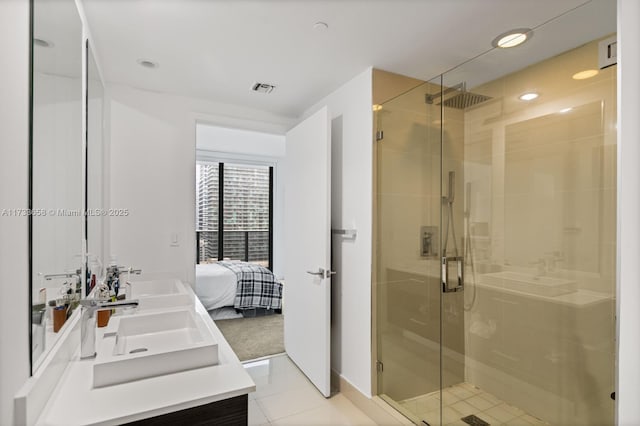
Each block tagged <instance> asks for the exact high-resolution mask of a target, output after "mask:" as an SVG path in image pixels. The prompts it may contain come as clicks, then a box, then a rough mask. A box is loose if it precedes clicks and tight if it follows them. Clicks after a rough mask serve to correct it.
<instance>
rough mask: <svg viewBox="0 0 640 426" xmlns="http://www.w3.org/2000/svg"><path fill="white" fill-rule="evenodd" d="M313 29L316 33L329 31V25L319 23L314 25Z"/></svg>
mask: <svg viewBox="0 0 640 426" xmlns="http://www.w3.org/2000/svg"><path fill="white" fill-rule="evenodd" d="M313 29H314V30H316V31H326V30H328V29H329V24H327V23H326V22H322V21H318V22H316V23H315V24H313Z"/></svg>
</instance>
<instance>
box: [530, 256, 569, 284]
mask: <svg viewBox="0 0 640 426" xmlns="http://www.w3.org/2000/svg"><path fill="white" fill-rule="evenodd" d="M562 261H564V256H563V255H562V252H561V251H559V250H557V251H552V252H547V253H545V256H543V257H540V258H538V260H536V261H535V262H530V264H531V265H537V267H538V269H537V273H536V275H535V276H534V279H537V278H540V277H544V276H546V275H547V274H549V273H551V272H556V270H557V266H558V262H562Z"/></svg>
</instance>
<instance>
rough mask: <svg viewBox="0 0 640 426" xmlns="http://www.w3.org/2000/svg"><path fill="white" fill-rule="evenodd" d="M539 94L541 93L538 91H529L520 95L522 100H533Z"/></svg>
mask: <svg viewBox="0 0 640 426" xmlns="http://www.w3.org/2000/svg"><path fill="white" fill-rule="evenodd" d="M538 96H540V95H539V94H537V93H536V92H528V93H524V94H522V95H520V97H519V99H520V100H521V101H532V100H534V99H536V98H537V97H538Z"/></svg>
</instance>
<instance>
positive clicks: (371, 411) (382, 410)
mask: <svg viewBox="0 0 640 426" xmlns="http://www.w3.org/2000/svg"><path fill="white" fill-rule="evenodd" d="M331 386H332V390H336V391H339V392H340V393H341V394H342V395H343V396H345V397H346V398H347V399H348V400H349V401H351V402H352V403H353V405H355V406H356V407H357V408H359V409H360V410H361V411H363V412H364V413H366V414H367V416H369V417H370V418H371V419H372V420H373V421H374V422H376V423H377V424H379V425H383V426H397V425H413V423H412V422H411V421H409V419H407V418H406V417H404V416H403V415H402V414H400V413H398V412H397V411H396V410H394V409H393V408H392V407H390V406H389V405H388V404H387V403H386V402H384V401H383V400H382V399H380V398H379V397H377V396H374V397H373V398H369V397H368V396H366V395H364V394H363V393H362V392H360V391H359V390H358V389H357V388H356V387H355V386H353V385H352V384H351V383H349V381H348V380H346V379H345V378H344V377H342V376H341V375H339V374H338V373H337V372H335V371H333V370H332V371H331Z"/></svg>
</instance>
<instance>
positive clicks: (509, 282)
mask: <svg viewBox="0 0 640 426" xmlns="http://www.w3.org/2000/svg"><path fill="white" fill-rule="evenodd" d="M479 278H480V283H482V284H485V285H488V286H492V287H499V288H504V289H508V290H516V291H521V292H524V293H530V294H536V295H539V296H560V295H563V294H568V293H573V292H575V288H574V284H575V281H571V280H565V279H562V278H554V277H547V276H541V277H537V276H535V275H530V274H523V273H520V272H512V271H503V272H493V273H490V274H483V275H480V276H479Z"/></svg>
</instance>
